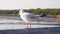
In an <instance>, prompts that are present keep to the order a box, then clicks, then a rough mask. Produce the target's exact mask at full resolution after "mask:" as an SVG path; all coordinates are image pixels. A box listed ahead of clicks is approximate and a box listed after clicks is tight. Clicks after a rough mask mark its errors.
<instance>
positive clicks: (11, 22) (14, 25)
mask: <svg viewBox="0 0 60 34" xmlns="http://www.w3.org/2000/svg"><path fill="white" fill-rule="evenodd" d="M41 19H42V18H41ZM44 19H46V20H45V21H40V22H32V28H47V27H60V25H58V24H60V19H56V18H44ZM47 20H48V21H47ZM47 24H48V25H47ZM51 24H53V25H51ZM26 26H27V25H26V23H25V22H24V21H23V20H21V18H20V17H19V16H0V30H11V29H25V28H26Z"/></svg>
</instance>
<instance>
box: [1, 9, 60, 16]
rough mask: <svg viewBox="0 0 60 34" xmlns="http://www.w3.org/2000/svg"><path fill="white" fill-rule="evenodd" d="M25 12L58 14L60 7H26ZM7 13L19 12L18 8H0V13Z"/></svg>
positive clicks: (59, 13)
mask: <svg viewBox="0 0 60 34" xmlns="http://www.w3.org/2000/svg"><path fill="white" fill-rule="evenodd" d="M25 11H26V12H30V13H34V14H38V15H40V14H41V13H43V14H44V15H60V9H40V8H37V9H28V10H26V9H25ZM4 14H6V15H8V14H11V15H12V14H16V15H18V14H19V10H0V15H4Z"/></svg>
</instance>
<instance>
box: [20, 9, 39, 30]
mask: <svg viewBox="0 0 60 34" xmlns="http://www.w3.org/2000/svg"><path fill="white" fill-rule="evenodd" d="M19 15H20V17H21V19H22V20H24V21H25V22H26V23H27V29H31V22H34V21H39V17H38V16H36V15H35V14H33V13H28V12H25V9H20V11H19ZM28 25H29V27H28Z"/></svg>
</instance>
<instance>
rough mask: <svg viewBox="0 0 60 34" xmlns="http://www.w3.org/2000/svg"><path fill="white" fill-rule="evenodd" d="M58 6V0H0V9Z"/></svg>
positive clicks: (59, 0) (59, 5)
mask: <svg viewBox="0 0 60 34" xmlns="http://www.w3.org/2000/svg"><path fill="white" fill-rule="evenodd" d="M20 8H24V9H35V8H43V9H44V8H60V0H0V9H20Z"/></svg>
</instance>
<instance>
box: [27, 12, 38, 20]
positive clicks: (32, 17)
mask: <svg viewBox="0 0 60 34" xmlns="http://www.w3.org/2000/svg"><path fill="white" fill-rule="evenodd" d="M27 17H28V18H30V19H35V18H37V16H36V15H35V14H32V13H29V14H28V15H27Z"/></svg>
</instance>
